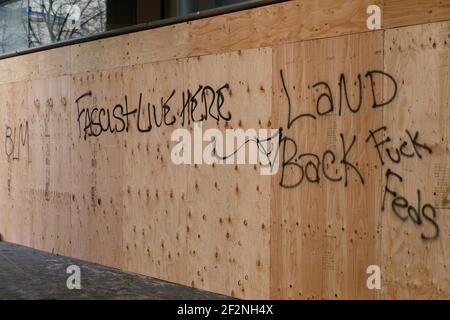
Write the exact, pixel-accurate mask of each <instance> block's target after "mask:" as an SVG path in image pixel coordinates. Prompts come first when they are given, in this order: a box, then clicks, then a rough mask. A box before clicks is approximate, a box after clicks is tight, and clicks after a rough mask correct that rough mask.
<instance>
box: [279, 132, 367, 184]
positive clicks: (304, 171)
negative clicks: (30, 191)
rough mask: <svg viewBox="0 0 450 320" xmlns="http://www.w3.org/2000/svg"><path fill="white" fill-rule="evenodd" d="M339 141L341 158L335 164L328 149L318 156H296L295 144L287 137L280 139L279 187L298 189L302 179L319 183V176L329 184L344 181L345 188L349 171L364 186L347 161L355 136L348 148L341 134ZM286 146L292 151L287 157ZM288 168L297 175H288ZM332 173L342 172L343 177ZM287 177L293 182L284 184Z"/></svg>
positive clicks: (355, 168) (308, 154)
mask: <svg viewBox="0 0 450 320" xmlns="http://www.w3.org/2000/svg"><path fill="white" fill-rule="evenodd" d="M340 139H341V145H342V156H341V158H340V160H339V162H337V161H336V155H335V153H334V152H333V151H332V150H329V149H327V150H325V151H324V152H323V153H322V154H321V155H320V156H319V155H317V154H314V153H302V154H299V155H297V154H298V147H297V143H296V142H295V141H294V140H293V139H292V138H289V137H287V136H286V137H282V138H281V141H282V142H281V146H280V149H281V150H282V151H281V154H282V161H281V180H280V186H281V187H283V188H295V187H298V186H299V185H300V184H301V183H302V182H303V180H304V179H306V181H308V182H310V183H319V182H320V180H321V176H323V177H324V178H325V179H326V180H328V181H331V182H340V181H342V180H344V184H345V186H346V187H347V185H348V180H349V178H348V175H349V173H350V171H352V172H354V173H355V174H356V175H357V176H358V178H359V180H360V181H361V183H362V184H364V178H363V177H362V174H361V172H360V170H359V169H358V168H357V166H356V165H355V164H353V163H352V162H350V160H349V159H348V155H349V153H350V151H351V149H352V148H353V145H354V144H355V142H356V136H353V139H352V142H351V143H350V145H349V146H348V147H346V143H345V138H344V136H343V135H342V134H340ZM288 144H291V145H292V149H293V152H291V155H290V156H289V155H287V153H288V151H287V150H288V146H287V145H288ZM347 145H348V144H347ZM302 161H304V162H302ZM337 166H339V167H340V169H341V170H339V168H337ZM288 168H292V169H297V172H298V174H297V175H295V174H294V175H293V174H292V172H291V174H289V175H288V174H287V169H288ZM333 171H334V172H340V171H343V172H344V173H343V175H342V174H340V175H338V174H336V173H332V172H333ZM287 175H288V176H290V177H291V179H292V177H294V182H291V183H289V182H286V176H287Z"/></svg>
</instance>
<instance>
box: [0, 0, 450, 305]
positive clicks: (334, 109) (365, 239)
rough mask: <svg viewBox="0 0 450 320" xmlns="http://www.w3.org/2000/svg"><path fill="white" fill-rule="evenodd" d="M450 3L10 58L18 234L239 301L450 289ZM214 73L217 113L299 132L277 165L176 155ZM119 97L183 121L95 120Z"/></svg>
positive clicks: (0, 88) (297, 5) (146, 34)
mask: <svg viewBox="0 0 450 320" xmlns="http://www.w3.org/2000/svg"><path fill="white" fill-rule="evenodd" d="M371 4H377V5H379V6H380V7H381V8H382V11H383V25H382V29H381V30H376V31H370V30H368V29H367V26H366V20H367V18H368V14H367V13H366V9H367V7H368V6H369V5H371ZM449 8H450V5H449V3H448V2H447V1H405V0H390V1H387V0H386V1H365V0H361V1H350V0H341V1H335V0H325V1H318V0H311V1H304V0H294V1H288V2H284V3H280V4H275V5H271V6H267V7H260V8H256V9H252V10H247V11H241V12H236V13H232V14H227V15H224V16H217V17H212V18H207V19H202V20H197V21H193V22H189V23H182V24H177V25H173V26H167V27H162V28H158V29H153V30H148V31H142V32H138V33H132V34H127V35H122V36H119V37H114V38H107V39H102V40H97V41H93V42H87V43H83V44H77V45H73V46H67V47H63V48H58V49H52V50H48V51H44V52H37V53H32V54H28V55H24V56H19V57H14V58H9V59H5V60H1V61H0V75H1V76H0V108H1V110H2V113H1V114H0V123H1V127H2V128H3V129H2V130H3V137H4V139H1V142H0V143H1V144H2V148H3V149H2V150H4V152H3V153H2V155H1V157H0V233H1V235H2V236H3V239H4V240H6V241H11V242H15V243H19V244H23V245H27V246H31V247H34V248H38V249H42V250H45V251H50V252H54V253H58V254H62V255H68V256H72V257H76V258H81V259H86V260H89V261H94V262H98V263H102V264H106V265H110V266H114V267H118V268H121V269H124V270H128V271H132V272H137V273H141V274H146V275H151V276H154V277H158V278H162V279H167V280H170V281H174V282H178V283H182V284H186V285H190V286H194V287H197V288H202V289H206V290H211V291H215V292H220V293H224V294H228V295H231V296H235V297H239V298H282V299H287V298H289V299H321V298H330V299H336V298H337V299H340V298H368V299H380V298H412V299H418V298H448V297H450V284H449V281H450V279H449V277H448V274H449V272H448V268H449V263H450V251H449V250H450V249H449V247H450V234H449V226H450V218H449V214H448V212H449V211H448V209H449V200H448V196H449V177H450V164H449V161H448V154H449V151H448V150H449V146H450V144H449V141H448V134H449V130H448V128H449V127H448V119H449V118H450V117H449V108H448V107H449V102H450V97H449V90H448V85H449V81H450V80H449V79H450V78H449V73H448V64H449V61H450V60H449V59H450V58H449V53H450V49H449V48H450V47H449V42H450V9H449ZM200 86H201V88H202V89H201V91H199V94H198V95H197V96H195V97H194V98H192V99H190V101H191V102H192V103H195V102H197V104H198V105H199V106H200V105H201V106H204V103H205V102H206V103H207V105H208V102H209V103H211V101H213V100H212V99H213V98H214V102H215V103H217V101H219V100H220V101H222V102H223V106H222V111H223V113H224V117H222V118H219V120H218V121H216V120H215V119H214V118H213V117H211V116H209V117H208V118H207V119H206V120H205V121H203V130H205V129H207V128H218V129H220V130H221V131H224V130H226V129H230V128H243V129H248V128H256V129H258V128H282V129H283V131H282V132H283V136H282V137H283V139H282V141H281V144H280V168H279V171H278V173H277V174H276V175H274V176H263V175H260V172H259V169H260V167H261V166H260V165H255V166H254V165H238V166H234V165H215V166H210V165H191V166H187V165H181V166H176V165H174V164H173V163H172V162H171V158H170V156H171V149H172V147H173V145H174V143H173V142H171V141H170V136H171V134H172V132H173V130H174V129H176V128H181V127H186V128H191V129H192V127H193V125H192V123H187V120H186V122H185V123H184V126H183V122H182V118H183V113H182V111H183V106H184V105H185V103H186V98H187V97H188V95H189V92H188V90H189V91H190V92H191V94H194V93H195V92H197V90H198V89H199V87H200ZM204 88H208V89H204ZM88 92H90V95H86V96H84V97H82V96H83V95H84V94H87V93H88ZM203 93H204V94H203ZM183 95H184V99H185V100H184V101H183ZM80 97H82V98H81V99H79V98H80ZM77 100H78V103H77ZM194 100H196V101H194ZM117 105H121V106H122V108H125V107H126V106H128V108H129V110H131V109H134V108H136V107H138V106H139V105H141V107H142V110H141V116H142V119H143V120H142V119H141V122H140V124H141V127H140V129H141V131H143V130H142V129H143V127H146V126H147V127H148V115H149V113H148V109H147V107H148V106H149V108H150V111H151V112H150V114H153V105H154V106H155V113H156V121H157V123H158V124H159V123H160V121H161V119H162V121H163V124H162V125H161V126H157V125H156V123H155V122H154V121H155V119H154V116H153V115H152V116H151V121H152V129H151V130H150V131H149V132H140V130H139V128H138V127H137V117H136V115H132V116H130V117H129V124H128V130H125V128H126V127H127V126H124V123H122V122H119V121H116V122H115V126H114V127H113V126H111V128H114V129H116V130H117V131H121V132H116V133H114V134H112V133H110V132H103V133H102V134H101V135H99V136H89V135H88V134H89V133H91V131H89V128H87V129H86V127H87V126H86V124H89V118H86V114H87V108H89V110H90V111H91V112H92V111H93V110H94V108H97V110H103V111H102V112H104V113H103V115H105V114H107V112H108V110H109V112H110V114H111V115H113V114H114V110H116V111H117V110H121V109H120V108H119V109H115V108H116V106H117ZM212 105H213V109H212V110H213V111H214V110H216V109H215V108H216V107H215V106H217V105H215V104H214V103H212ZM162 107H170V111H169V113H168V116H167V118H166V122H165V123H164V117H163V118H161V114H162V112H163V111H164V110H166V109H162ZM83 110H84V111H83ZM228 111H229V112H230V114H231V118H230V119H226V115H227V112H228ZM94 112H95V111H94ZM96 112H100V111H96ZM172 116H173V117H175V123H174V124H169V123H171V122H172V119H173V118H172ZM196 117H197V115H196ZM103 119H105V118H103ZM116 120H117V119H116ZM105 123H106V122H105ZM98 128H99V127H98V126H97V129H94V133H95V134H97V133H99V132H98ZM105 128H106V126H105ZM111 128H109V129H111ZM119 129H123V130H119ZM95 130H97V131H95ZM85 134H86V136H85ZM385 140H386V142H385V143H383V141H385ZM377 144H378V146H377ZM391 158H392V159H391ZM370 265H378V266H380V267H381V272H382V289H381V290H369V289H368V288H367V285H366V281H367V278H368V276H369V275H368V274H367V272H366V271H367V268H368V266H370Z"/></svg>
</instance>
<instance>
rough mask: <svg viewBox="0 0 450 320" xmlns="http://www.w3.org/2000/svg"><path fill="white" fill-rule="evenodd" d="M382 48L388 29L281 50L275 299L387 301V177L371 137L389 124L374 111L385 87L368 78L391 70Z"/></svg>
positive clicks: (276, 103)
mask: <svg viewBox="0 0 450 320" xmlns="http://www.w3.org/2000/svg"><path fill="white" fill-rule="evenodd" d="M382 48H383V37H382V33H381V32H379V33H369V34H365V35H352V36H344V37H339V38H334V39H326V40H315V41H307V42H300V43H295V44H290V45H282V46H278V47H276V49H274V73H273V85H274V97H273V108H274V117H276V124H277V125H279V126H280V127H282V128H283V133H284V139H283V142H282V143H281V145H280V155H281V158H280V160H281V163H282V164H283V165H282V167H281V168H280V170H281V173H280V175H279V176H277V177H276V178H275V180H274V181H273V186H272V197H273V202H272V204H273V205H272V230H271V233H272V235H273V238H272V242H271V261H272V271H271V297H272V298H289V299H323V298H325V299H335V298H341V299H348V298H374V297H376V296H377V292H376V291H370V290H368V289H367V287H366V278H367V276H366V270H367V267H368V266H369V265H372V264H379V263H380V250H379V245H380V242H379V237H378V236H377V233H378V231H379V230H378V228H379V223H380V217H379V209H380V208H379V205H380V193H379V190H380V183H381V171H380V166H379V165H378V164H377V163H376V160H377V159H376V151H375V149H374V148H373V147H371V146H370V145H368V144H367V143H365V140H366V137H367V135H368V134H369V130H372V129H373V128H377V127H379V126H381V123H382V121H381V120H382V113H381V112H380V111H378V110H376V109H373V108H372V104H373V98H372V93H373V94H375V95H376V96H377V97H378V98H381V93H382V92H381V88H382V81H381V82H378V83H377V86H376V87H374V88H372V86H371V84H370V79H369V78H368V77H366V74H367V72H368V71H372V70H382V69H383V56H382V54H383V50H382ZM341 76H342V77H341ZM344 79H345V81H346V87H344ZM358 79H360V80H361V87H360V82H359V80H358ZM344 88H347V92H348V94H347V97H348V100H349V103H350V108H351V109H352V110H353V111H352V110H351V109H350V108H349V107H348V105H347V102H346V101H347V100H346V95H345V93H344ZM341 89H342V90H341ZM283 170H284V171H283Z"/></svg>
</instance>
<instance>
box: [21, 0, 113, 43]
mask: <svg viewBox="0 0 450 320" xmlns="http://www.w3.org/2000/svg"><path fill="white" fill-rule="evenodd" d="M28 20H29V38H30V46H39V45H43V44H47V43H53V42H59V41H64V40H69V39H73V38H77V37H83V36H88V35H91V34H95V33H99V32H103V31H105V22H106V3H105V0H30V1H29V11H28Z"/></svg>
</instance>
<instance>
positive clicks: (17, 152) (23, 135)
mask: <svg viewBox="0 0 450 320" xmlns="http://www.w3.org/2000/svg"><path fill="white" fill-rule="evenodd" d="M22 148H25V151H26V153H27V157H29V153H30V132H29V126H28V121H26V122H25V123H21V124H20V125H19V126H18V127H11V126H6V130H5V154H6V157H7V158H8V161H19V160H20V157H21V152H22ZM28 160H29V158H28Z"/></svg>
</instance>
